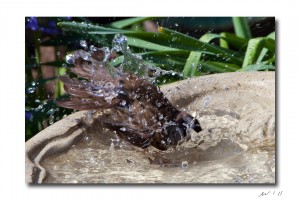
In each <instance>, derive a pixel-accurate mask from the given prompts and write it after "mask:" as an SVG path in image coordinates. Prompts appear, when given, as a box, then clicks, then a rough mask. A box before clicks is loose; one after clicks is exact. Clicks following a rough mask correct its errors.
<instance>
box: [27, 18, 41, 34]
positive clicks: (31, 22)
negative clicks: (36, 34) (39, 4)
mask: <svg viewBox="0 0 300 200" xmlns="http://www.w3.org/2000/svg"><path fill="white" fill-rule="evenodd" d="M25 28H29V29H31V30H32V31H36V30H38V28H39V25H38V20H37V18H36V17H29V18H27V20H26V25H25Z"/></svg>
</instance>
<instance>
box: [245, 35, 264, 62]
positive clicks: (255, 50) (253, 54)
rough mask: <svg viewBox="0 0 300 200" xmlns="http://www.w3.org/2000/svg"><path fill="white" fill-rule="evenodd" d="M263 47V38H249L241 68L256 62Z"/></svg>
mask: <svg viewBox="0 0 300 200" xmlns="http://www.w3.org/2000/svg"><path fill="white" fill-rule="evenodd" d="M263 47H264V38H262V37H259V38H253V39H251V40H249V43H248V47H247V51H246V55H245V58H244V62H243V68H244V67H246V66H248V65H252V64H254V63H256V61H257V59H258V57H259V55H260V53H261V51H262V49H263Z"/></svg>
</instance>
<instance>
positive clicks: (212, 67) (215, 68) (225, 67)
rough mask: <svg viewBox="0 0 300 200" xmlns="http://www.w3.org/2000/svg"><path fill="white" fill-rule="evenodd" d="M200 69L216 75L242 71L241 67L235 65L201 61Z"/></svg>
mask: <svg viewBox="0 0 300 200" xmlns="http://www.w3.org/2000/svg"><path fill="white" fill-rule="evenodd" d="M199 68H201V71H202V70H203V71H210V72H214V73H224V72H235V71H237V70H239V69H240V67H239V66H237V65H235V64H230V63H222V62H213V61H207V62H203V61H200V62H199Z"/></svg>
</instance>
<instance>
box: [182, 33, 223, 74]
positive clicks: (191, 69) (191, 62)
mask: <svg viewBox="0 0 300 200" xmlns="http://www.w3.org/2000/svg"><path fill="white" fill-rule="evenodd" d="M219 37H220V36H219V35H217V34H210V33H208V34H205V35H203V36H202V37H201V38H200V39H199V41H201V42H205V43H209V42H210V41H211V40H213V39H215V38H219ZM201 55H202V52H196V51H192V52H191V53H190V55H189V57H188V59H187V60H186V63H185V65H184V68H183V71H182V74H183V78H189V77H194V76H197V75H200V73H199V71H198V70H197V66H198V63H199V61H200V58H201Z"/></svg>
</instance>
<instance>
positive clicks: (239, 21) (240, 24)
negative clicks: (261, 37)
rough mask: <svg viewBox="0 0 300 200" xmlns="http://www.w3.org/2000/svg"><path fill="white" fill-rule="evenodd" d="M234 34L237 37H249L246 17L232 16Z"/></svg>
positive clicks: (249, 32)
mask: <svg viewBox="0 0 300 200" xmlns="http://www.w3.org/2000/svg"><path fill="white" fill-rule="evenodd" d="M232 22H233V27H234V31H235V34H236V35H237V36H238V37H241V38H246V39H250V38H251V31H250V28H249V24H248V18H247V17H232Z"/></svg>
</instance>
